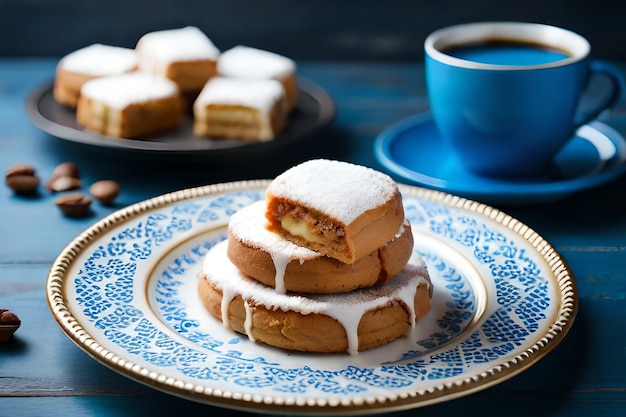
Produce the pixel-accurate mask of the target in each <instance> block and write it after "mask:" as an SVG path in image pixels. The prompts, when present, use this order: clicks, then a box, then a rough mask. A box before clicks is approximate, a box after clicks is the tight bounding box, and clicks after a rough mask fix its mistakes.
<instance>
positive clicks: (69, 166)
mask: <svg viewBox="0 0 626 417" xmlns="http://www.w3.org/2000/svg"><path fill="white" fill-rule="evenodd" d="M52 176H53V177H74V178H80V175H79V173H78V165H76V164H75V163H74V162H63V163H62V164H59V165H57V166H56V167H55V168H54V171H52Z"/></svg>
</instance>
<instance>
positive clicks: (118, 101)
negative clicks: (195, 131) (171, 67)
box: [80, 72, 178, 109]
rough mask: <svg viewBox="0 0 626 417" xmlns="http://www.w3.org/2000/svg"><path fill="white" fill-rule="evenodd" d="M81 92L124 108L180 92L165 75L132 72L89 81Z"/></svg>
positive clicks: (99, 100)
mask: <svg viewBox="0 0 626 417" xmlns="http://www.w3.org/2000/svg"><path fill="white" fill-rule="evenodd" d="M80 91H81V94H82V95H84V96H85V97H89V98H90V99H92V100H95V101H98V102H100V103H102V104H104V105H106V106H109V107H112V108H116V109H122V108H124V107H126V106H128V105H129V104H133V103H142V102H147V101H150V100H158V99H162V98H166V97H170V96H172V95H176V94H178V87H177V86H176V84H175V83H174V82H173V81H170V80H168V79H167V78H164V77H159V76H154V75H150V74H148V73H144V72H131V73H128V74H123V75H113V76H108V77H102V78H96V79H93V80H89V81H87V82H86V83H85V84H83V86H82V88H81V90H80Z"/></svg>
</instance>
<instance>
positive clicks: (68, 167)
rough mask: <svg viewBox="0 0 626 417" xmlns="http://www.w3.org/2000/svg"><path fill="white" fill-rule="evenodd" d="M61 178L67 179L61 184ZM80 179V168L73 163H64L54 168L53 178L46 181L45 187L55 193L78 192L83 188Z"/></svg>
mask: <svg viewBox="0 0 626 417" xmlns="http://www.w3.org/2000/svg"><path fill="white" fill-rule="evenodd" d="M60 178H65V179H64V180H61V181H60V182H59V179H60ZM67 178H69V179H70V180H68V179H67ZM79 178H80V176H79V172H78V166H77V165H76V164H75V163H73V162H63V163H62V164H59V165H57V166H56V167H55V168H54V170H53V171H52V176H51V177H50V179H49V180H48V181H46V185H45V187H46V188H47V189H48V190H50V191H53V192H58V191H68V190H76V189H78V188H80V187H81V186H82V184H81V183H80V181H78V179H79ZM70 181H71V182H70Z"/></svg>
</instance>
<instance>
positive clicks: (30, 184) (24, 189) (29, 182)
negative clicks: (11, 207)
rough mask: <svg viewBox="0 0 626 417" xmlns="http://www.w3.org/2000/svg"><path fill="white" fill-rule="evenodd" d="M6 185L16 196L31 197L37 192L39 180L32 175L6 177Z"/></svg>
mask: <svg viewBox="0 0 626 417" xmlns="http://www.w3.org/2000/svg"><path fill="white" fill-rule="evenodd" d="M6 184H7V185H8V186H9V188H10V189H12V190H13V191H14V192H15V193H16V194H19V195H33V194H35V193H36V192H37V187H38V186H39V178H37V177H35V176H34V175H11V176H9V177H7V179H6Z"/></svg>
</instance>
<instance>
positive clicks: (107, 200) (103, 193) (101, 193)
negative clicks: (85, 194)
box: [89, 180, 120, 204]
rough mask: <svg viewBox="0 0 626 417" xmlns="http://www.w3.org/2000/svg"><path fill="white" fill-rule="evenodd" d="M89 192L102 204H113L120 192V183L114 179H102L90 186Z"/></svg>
mask: <svg viewBox="0 0 626 417" xmlns="http://www.w3.org/2000/svg"><path fill="white" fill-rule="evenodd" d="M89 193H90V194H91V195H92V196H93V197H94V198H95V199H97V200H98V201H100V202H101V203H102V204H111V203H112V202H113V201H114V200H115V199H116V198H117V196H118V195H119V194H120V185H119V184H118V183H117V182H115V181H112V180H101V181H97V182H95V183H93V184H92V185H91V187H89Z"/></svg>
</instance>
